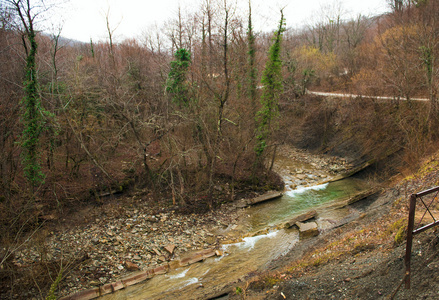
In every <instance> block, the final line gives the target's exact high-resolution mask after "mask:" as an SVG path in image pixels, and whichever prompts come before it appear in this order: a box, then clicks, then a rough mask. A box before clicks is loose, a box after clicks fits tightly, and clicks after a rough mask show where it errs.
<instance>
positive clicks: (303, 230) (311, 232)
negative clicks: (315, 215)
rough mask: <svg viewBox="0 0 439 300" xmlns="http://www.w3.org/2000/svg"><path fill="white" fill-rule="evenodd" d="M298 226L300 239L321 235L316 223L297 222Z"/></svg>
mask: <svg viewBox="0 0 439 300" xmlns="http://www.w3.org/2000/svg"><path fill="white" fill-rule="evenodd" d="M296 225H297V227H299V233H300V238H304V237H312V236H317V235H319V229H318V228H317V223H316V222H307V223H302V222H297V223H296Z"/></svg>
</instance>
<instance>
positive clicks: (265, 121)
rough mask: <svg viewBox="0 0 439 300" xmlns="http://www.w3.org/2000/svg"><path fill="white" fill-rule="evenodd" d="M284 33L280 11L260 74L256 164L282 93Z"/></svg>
mask: <svg viewBox="0 0 439 300" xmlns="http://www.w3.org/2000/svg"><path fill="white" fill-rule="evenodd" d="M284 31H285V19H284V15H283V11H282V10H281V20H280V22H279V27H278V29H277V31H276V32H275V34H274V37H273V44H272V45H271V47H270V49H269V51H268V61H267V63H266V65H265V69H264V72H263V73H262V79H261V83H262V85H263V90H262V96H261V100H260V101H261V108H260V110H259V111H258V113H257V122H258V128H257V130H258V134H257V145H256V148H255V152H256V155H257V159H258V161H257V163H260V157H261V156H262V154H263V153H264V150H265V148H266V147H267V140H268V139H269V137H270V134H271V130H272V121H273V120H274V119H275V118H276V117H277V116H278V102H279V96H280V94H281V93H282V91H283V83H282V72H281V71H282V61H281V58H280V54H281V41H282V33H283V32H284Z"/></svg>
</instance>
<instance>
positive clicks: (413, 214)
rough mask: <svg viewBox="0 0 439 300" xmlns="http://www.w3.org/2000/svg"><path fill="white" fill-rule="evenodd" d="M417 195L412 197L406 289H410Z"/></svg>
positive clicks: (406, 258)
mask: <svg viewBox="0 0 439 300" xmlns="http://www.w3.org/2000/svg"><path fill="white" fill-rule="evenodd" d="M415 210H416V194H412V195H411V196H410V210H409V222H408V225H407V244H406V247H405V277H404V278H405V287H406V288H407V289H409V288H410V272H411V270H410V260H411V256H412V244H413V229H414V226H415Z"/></svg>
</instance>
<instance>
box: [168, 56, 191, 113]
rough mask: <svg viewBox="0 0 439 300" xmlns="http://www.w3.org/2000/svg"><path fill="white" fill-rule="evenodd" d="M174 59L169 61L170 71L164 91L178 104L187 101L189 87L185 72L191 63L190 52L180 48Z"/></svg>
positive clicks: (186, 102) (183, 103) (185, 103)
mask: <svg viewBox="0 0 439 300" xmlns="http://www.w3.org/2000/svg"><path fill="white" fill-rule="evenodd" d="M174 56H175V60H174V61H172V62H171V71H170V72H169V75H168V81H167V83H166V92H168V93H169V94H170V95H171V96H172V101H173V102H174V103H176V104H177V105H179V106H182V105H187V104H188V103H189V98H190V97H189V88H188V84H187V82H186V74H187V71H188V69H189V65H190V63H191V54H190V52H189V51H188V50H186V49H184V48H181V49H178V50H177V52H176V53H175V55H174Z"/></svg>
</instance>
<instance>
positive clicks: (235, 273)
mask: <svg viewBox="0 0 439 300" xmlns="http://www.w3.org/2000/svg"><path fill="white" fill-rule="evenodd" d="M289 163H291V162H290V161H289ZM284 179H285V181H286V182H287V184H288V181H289V180H290V178H288V177H284ZM366 187H367V185H366V184H365V182H363V181H360V180H355V179H344V180H341V181H336V182H331V183H325V184H320V185H315V186H311V187H299V188H296V189H294V190H293V189H291V188H287V189H286V191H285V193H284V195H283V196H282V197H281V198H279V199H276V200H273V201H269V202H265V203H261V204H259V205H255V206H252V207H250V208H247V209H246V211H245V212H246V214H245V215H246V217H245V218H243V220H242V223H241V224H239V226H238V227H239V228H228V230H230V231H229V235H233V232H236V234H239V233H242V232H251V233H253V234H250V235H249V236H247V237H244V238H243V239H241V240H240V242H237V243H234V244H228V245H223V246H222V250H223V251H224V255H223V256H221V257H216V258H209V259H207V260H206V261H204V262H202V263H196V264H193V265H190V266H188V267H182V268H180V269H176V270H172V271H171V272H169V273H168V274H166V275H158V276H155V277H153V278H152V279H150V280H148V281H145V282H143V283H139V284H137V285H134V286H130V287H128V288H126V289H123V290H121V291H118V292H116V293H114V294H110V295H107V296H104V297H102V299H205V298H206V295H212V291H221V290H222V288H224V287H225V286H227V285H229V284H231V283H234V282H238V281H239V280H241V279H243V278H244V277H245V276H246V275H247V274H250V273H252V272H257V271H259V270H263V269H264V268H265V267H266V266H267V265H268V264H269V263H270V262H271V261H273V260H275V259H277V258H279V257H280V256H282V255H283V254H285V253H287V252H288V251H290V250H291V249H292V248H293V247H294V246H295V245H296V244H297V243H298V242H299V232H298V230H297V229H295V228H292V229H284V228H281V227H280V226H277V225H279V224H282V223H283V222H285V221H286V220H288V219H291V218H293V217H294V216H298V215H300V214H302V213H304V212H306V211H309V210H311V209H315V210H317V212H318V217H317V219H316V222H317V224H318V227H319V229H320V230H324V229H328V228H330V227H333V226H334V224H336V223H337V222H338V221H340V220H342V219H345V218H349V217H350V216H352V214H358V212H353V211H352V209H349V208H346V207H345V208H340V207H337V205H334V204H335V203H337V201H338V200H340V199H343V198H346V197H349V196H352V195H354V194H356V193H358V192H359V191H361V190H364V189H365V188H366ZM238 229H239V230H238ZM258 232H259V234H258Z"/></svg>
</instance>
